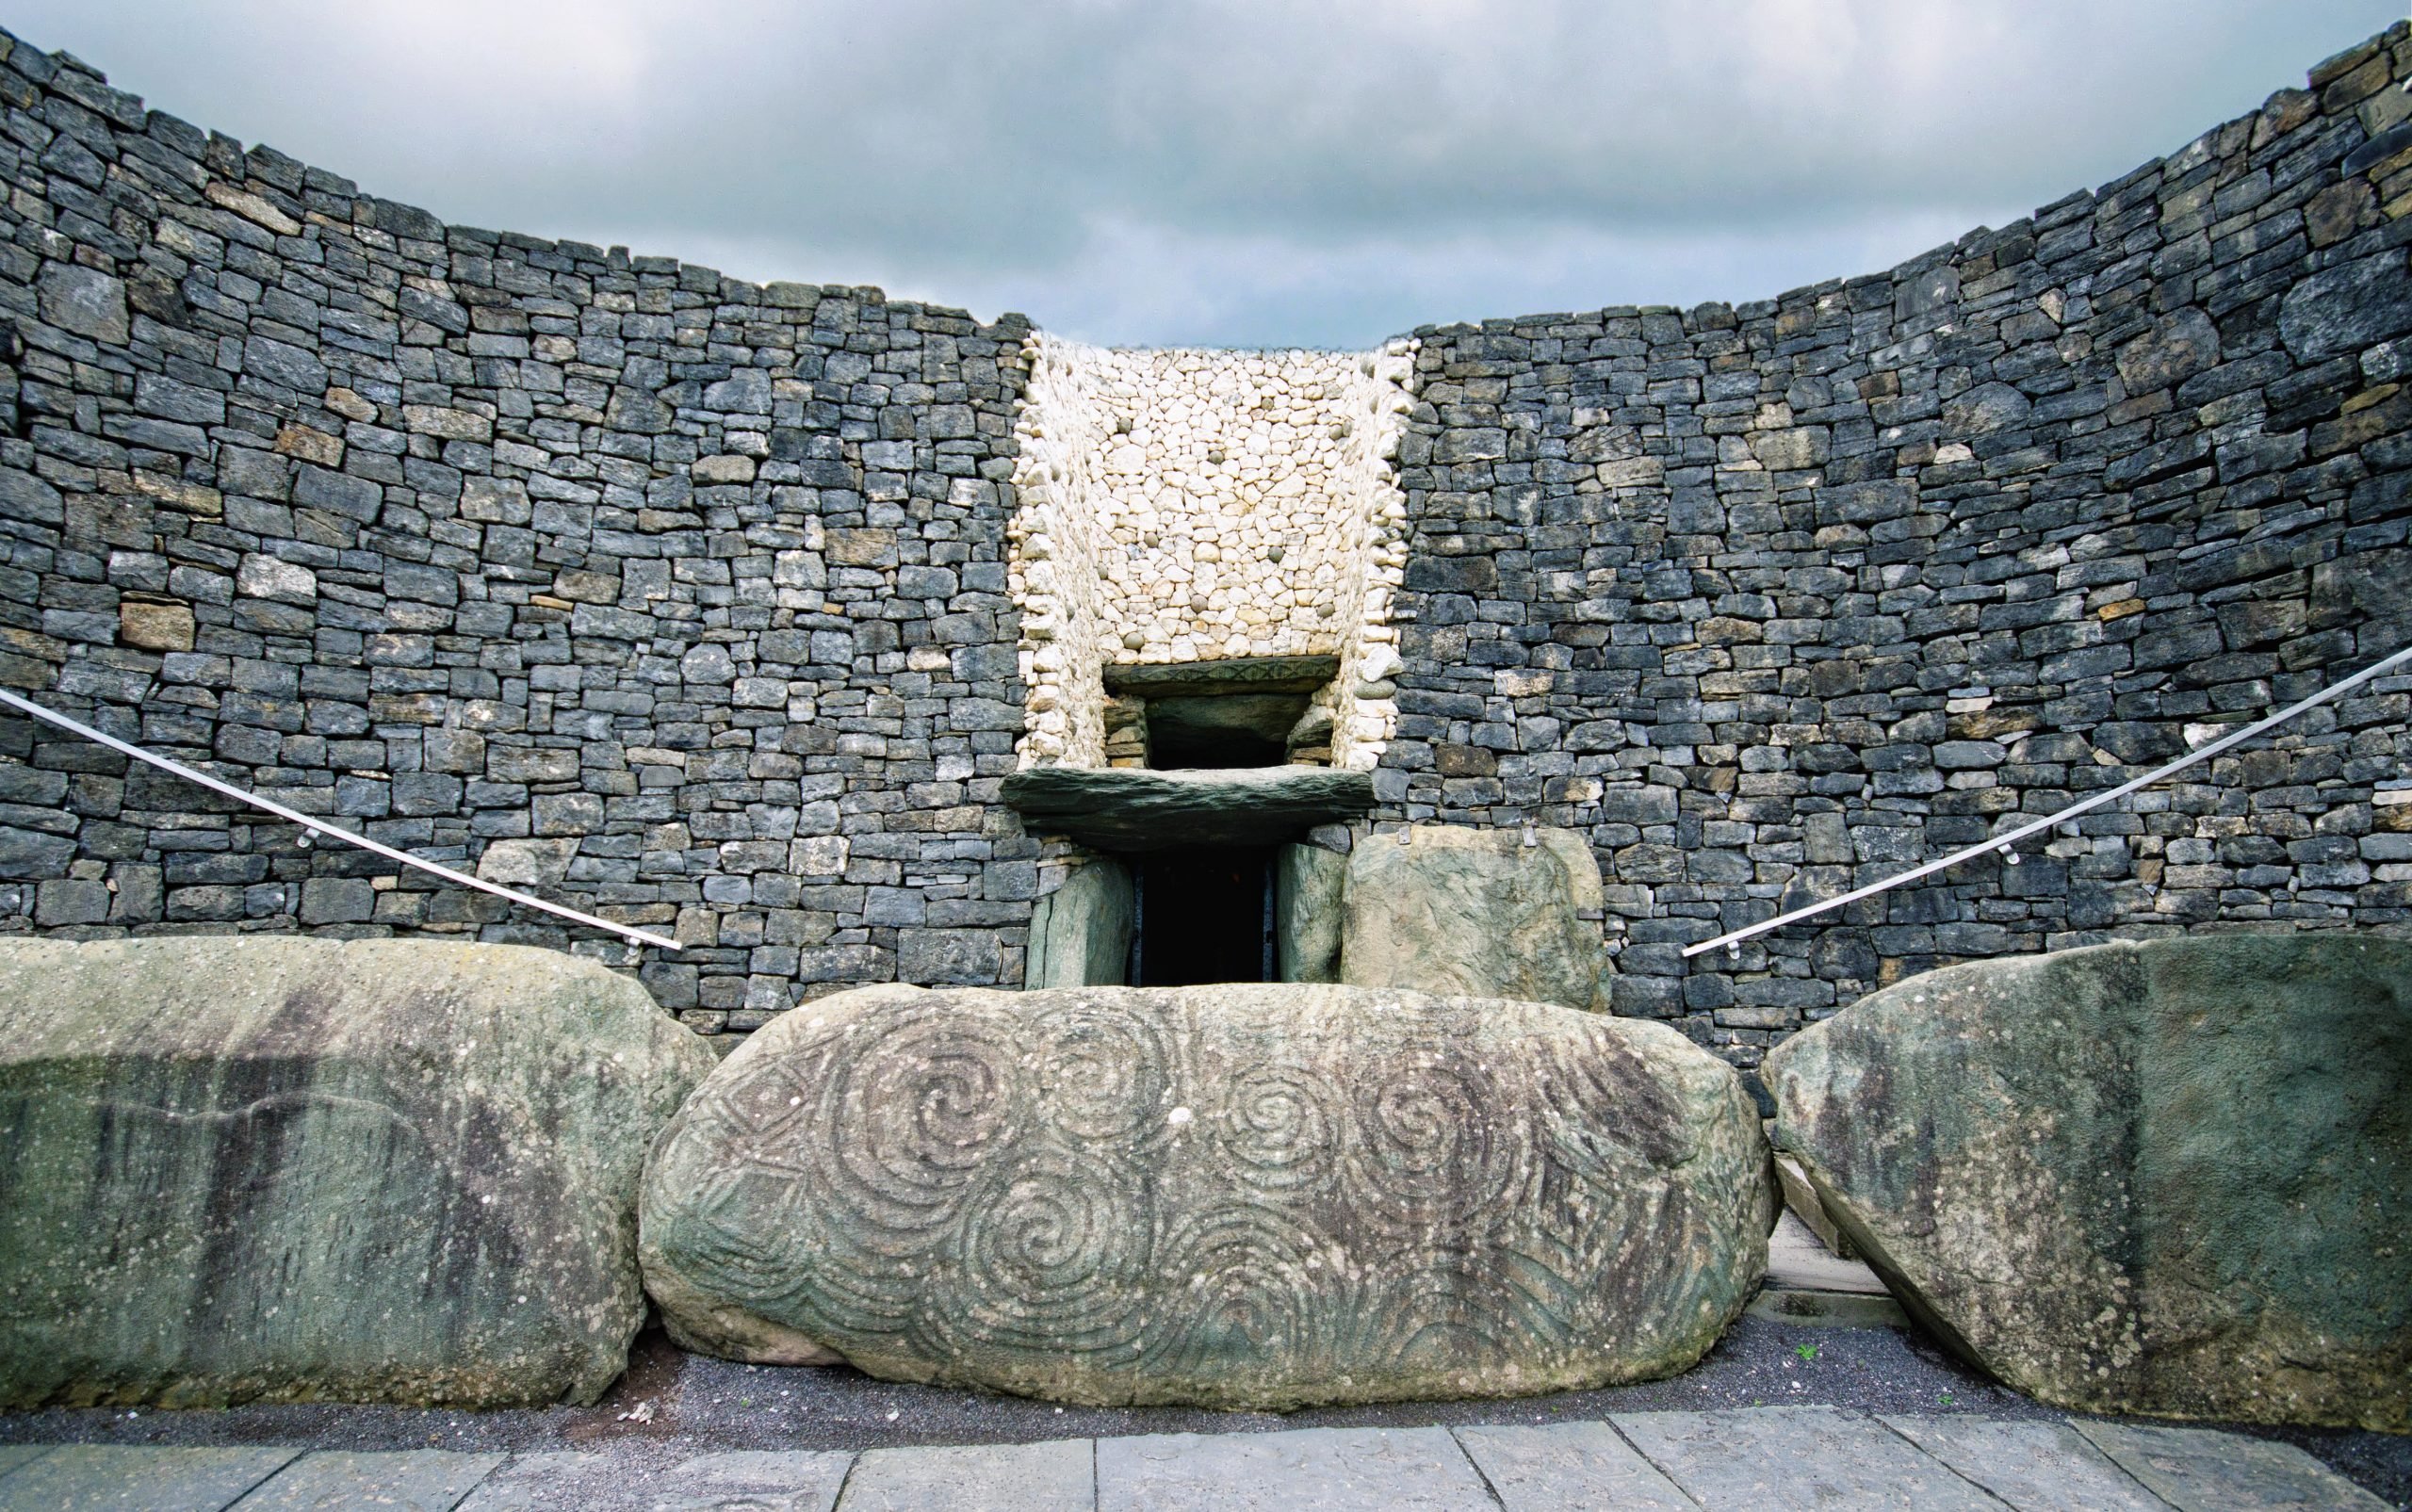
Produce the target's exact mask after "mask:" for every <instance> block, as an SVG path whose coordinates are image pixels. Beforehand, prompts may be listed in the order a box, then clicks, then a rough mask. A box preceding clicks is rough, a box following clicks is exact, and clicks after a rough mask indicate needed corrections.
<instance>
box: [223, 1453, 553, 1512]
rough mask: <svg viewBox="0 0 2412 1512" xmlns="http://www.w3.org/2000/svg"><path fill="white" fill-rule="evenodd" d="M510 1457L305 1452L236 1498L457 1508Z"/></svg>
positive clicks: (267, 1503)
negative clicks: (244, 1495)
mask: <svg viewBox="0 0 2412 1512" xmlns="http://www.w3.org/2000/svg"><path fill="white" fill-rule="evenodd" d="M506 1457H508V1456H506V1455H459V1454H453V1453H451V1452H449V1451H447V1450H442V1449H405V1450H401V1451H399V1452H396V1453H391V1454H354V1453H347V1452H342V1451H330V1452H327V1453H323V1454H316V1455H302V1457H301V1458H299V1459H297V1460H295V1461H293V1462H292V1463H291V1464H289V1465H287V1466H285V1468H284V1469H283V1470H281V1471H277V1472H276V1473H275V1474H274V1475H272V1476H270V1477H269V1479H268V1480H267V1481H265V1482H263V1483H262V1484H261V1485H260V1486H259V1488H257V1489H255V1490H253V1492H252V1494H251V1495H249V1496H246V1497H244V1498H243V1499H242V1500H241V1501H239V1502H237V1503H236V1504H235V1512H322V1509H325V1512H333V1509H334V1508H337V1507H395V1508H399V1509H400V1512H452V1509H453V1508H454V1507H456V1506H458V1505H460V1504H461V1498H463V1497H464V1496H466V1495H468V1494H469V1491H470V1489H471V1488H474V1487H475V1486H476V1485H477V1484H478V1482H480V1481H481V1480H484V1479H485V1478H486V1477H487V1476H488V1475H491V1474H493V1473H494V1471H495V1470H496V1469H497V1467H498V1466H500V1465H501V1464H502V1462H503V1460H504V1459H505V1458H506Z"/></svg>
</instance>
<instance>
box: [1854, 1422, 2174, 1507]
mask: <svg viewBox="0 0 2412 1512" xmlns="http://www.w3.org/2000/svg"><path fill="white" fill-rule="evenodd" d="M1881 1420H1882V1423H1884V1425H1885V1426H1886V1427H1889V1428H1891V1429H1892V1430H1893V1431H1894V1432H1895V1433H1898V1434H1899V1435H1900V1436H1901V1437H1902V1438H1904V1439H1908V1440H1910V1442H1912V1443H1914V1444H1915V1445H1917V1446H1918V1447H1919V1448H1920V1449H1922V1450H1924V1451H1926V1452H1927V1454H1929V1455H1932V1456H1933V1457H1934V1458H1936V1459H1939V1460H1941V1461H1943V1463H1944V1464H1946V1465H1948V1466H1949V1467H1951V1469H1952V1470H1954V1471H1958V1472H1959V1474H1960V1477H1961V1478H1962V1479H1963V1480H1965V1481H1968V1482H1970V1483H1972V1484H1974V1485H1977V1486H1981V1487H1983V1488H1985V1489H1986V1490H1987V1491H1990V1492H1992V1493H1993V1494H1994V1495H1995V1496H1996V1497H1997V1498H1998V1499H2000V1500H2001V1501H2004V1502H2007V1503H2009V1504H2011V1505H2012V1506H2014V1507H2016V1508H2018V1512H2169V1504H2168V1503H2166V1502H2164V1501H2162V1500H2161V1499H2160V1498H2159V1497H2157V1496H2155V1495H2153V1494H2152V1493H2151V1492H2149V1491H2147V1490H2145V1489H2144V1488H2143V1487H2142V1486H2140V1485H2138V1484H2137V1483H2136V1481H2135V1478H2134V1477H2132V1476H2130V1475H2129V1474H2128V1473H2127V1471H2123V1470H2121V1469H2120V1468H2119V1467H2118V1466H2117V1465H2115V1464H2113V1463H2111V1461H2110V1457H2109V1456H2108V1455H2104V1454H2103V1453H2102V1451H2101V1450H2099V1449H2096V1448H2095V1447H2094V1444H2093V1442H2092V1441H2091V1440H2089V1439H2086V1437H2085V1436H2084V1435H2082V1434H2080V1433H2078V1431H2077V1430H2076V1429H2075V1428H2072V1427H2070V1426H2069V1425H2068V1424H2067V1423H2037V1422H2033V1421H2017V1422H2006V1421H2004V1420H2002V1419H1999V1418H1960V1417H1951V1418H1930V1417H1915V1416H1912V1415H1911V1414H1908V1413H1885V1414H1882V1415H1881Z"/></svg>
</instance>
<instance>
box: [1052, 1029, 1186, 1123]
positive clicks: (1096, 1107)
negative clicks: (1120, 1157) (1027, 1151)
mask: <svg viewBox="0 0 2412 1512" xmlns="http://www.w3.org/2000/svg"><path fill="white" fill-rule="evenodd" d="M1040 1032H1041V1033H1042V1034H1043V1036H1044V1048H1043V1049H1041V1051H1040V1060H1039V1078H1038V1080H1039V1103H1040V1106H1041V1107H1042V1109H1043V1110H1044V1111H1045V1114H1046V1116H1047V1117H1048V1118H1049V1120H1050V1121H1051V1122H1052V1123H1053V1124H1054V1125H1055V1127H1056V1128H1058V1129H1061V1130H1064V1131H1065V1132H1066V1133H1067V1134H1070V1135H1072V1136H1074V1137H1075V1138H1078V1139H1084V1140H1115V1139H1127V1138H1130V1137H1132V1136H1133V1135H1144V1134H1149V1133H1153V1132H1154V1131H1156V1130H1161V1129H1163V1128H1164V1117H1165V1113H1166V1111H1167V1110H1168V1109H1169V1108H1170V1107H1171V1104H1170V1103H1169V1102H1167V1101H1166V1100H1165V1093H1166V1092H1167V1091H1168V1090H1169V1089H1170V1087H1171V1084H1172V1079H1173V1059H1172V1057H1173V1052H1172V1048H1171V1046H1170V1045H1169V1044H1168V1043H1167V1041H1166V1039H1165V1034H1164V1032H1163V1026H1162V1025H1160V1024H1158V1023H1156V1022H1154V1021H1153V1020H1151V1019H1148V1018H1143V1017H1139V1016H1134V1015H1132V1014H1127V1013H1117V1012H1115V1011H1113V1010H1111V1009H1108V1008H1104V1007H1102V1006H1100V1005H1097V1004H1093V1003H1085V1002H1076V1003H1073V1004H1070V1005H1068V1006H1067V1007H1066V1008H1065V1009H1063V1010H1062V1011H1061V1012H1059V1013H1054V1014H1051V1015H1049V1016H1047V1017H1046V1019H1045V1020H1044V1022H1043V1023H1042V1025H1041V1026H1040Z"/></svg>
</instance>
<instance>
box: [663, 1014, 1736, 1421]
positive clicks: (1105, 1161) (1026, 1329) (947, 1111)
mask: <svg viewBox="0 0 2412 1512" xmlns="http://www.w3.org/2000/svg"><path fill="white" fill-rule="evenodd" d="M1773 1200H1774V1199H1773V1196H1772V1195H1771V1187H1770V1182H1769V1179H1768V1152H1767V1146H1766V1143H1765V1140H1764V1136H1763V1135H1762V1134H1761V1132H1760V1128H1759V1123H1758V1118H1757V1114H1756V1113H1755V1111H1754V1109H1753V1107H1752V1103H1751V1100H1750V1098H1749V1097H1747V1096H1745V1095H1744V1093H1743V1091H1742V1088H1741V1084H1740V1081H1739V1080H1738V1079H1737V1078H1736V1075H1735V1073H1734V1072H1733V1070H1732V1069H1731V1068H1729V1067H1728V1066H1727V1065H1725V1064H1724V1063H1723V1062H1721V1061H1719V1060H1718V1059H1717V1058H1716V1057H1714V1056H1712V1055H1709V1054H1708V1053H1706V1052H1705V1051H1703V1050H1701V1049H1698V1048H1696V1047H1694V1046H1693V1045H1692V1044H1691V1043H1690V1042H1689V1041H1687V1040H1686V1039H1685V1038H1684V1037H1683V1036H1682V1035H1680V1034H1677V1033H1676V1032H1673V1031H1672V1030H1670V1029H1667V1028H1665V1027H1664V1026H1662V1025H1657V1024H1651V1023H1644V1022H1639V1021H1636V1020H1630V1019H1612V1018H1605V1017H1599V1016H1592V1015H1589V1014H1580V1013H1575V1012H1573V1011H1570V1010H1568V1009H1564V1008H1557V1007H1553V1006H1550V1005H1548V1004H1543V1003H1531V1002H1509V1001H1497V1000H1491V1001H1485V1000H1465V999H1441V998H1431V997H1426V996H1423V995H1421V994H1417V993H1410V992H1398V991H1368V990H1362V989H1358V988H1350V987H1341V986H1323V985H1283V984H1272V985H1261V984H1247V985H1224V986H1208V987H1172V988H1132V987H1091V988H1084V989H1078V990H1063V991H1041V992H1021V993H1004V992H991V991H982V990H977V989H956V990H951V991H932V990H927V989H922V988H916V987H906V986H892V987H869V988H862V989H859V990H856V991H853V992H844V993H839V994H837V995H836V996H833V997H829V998H824V999H822V1000H819V1001H817V1002H813V1003H809V1004H807V1005H806V1006H804V1007H802V1008H798V1009H796V1010H795V1011H794V1012H792V1013H790V1014H787V1015H785V1016H781V1017H779V1018H777V1019H775V1020H774V1021H773V1022H772V1023H771V1024H770V1026H769V1027H768V1028H766V1029H764V1030H762V1031H761V1032H758V1033H757V1034H755V1035H754V1036H753V1037H752V1038H751V1039H749V1040H748V1041H747V1042H746V1044H745V1045H744V1046H743V1047H742V1048H741V1049H739V1050H738V1051H737V1052H736V1053H735V1054H734V1055H732V1056H730V1057H729V1059H728V1060H727V1061H726V1062H725V1063H723V1065H721V1067H720V1068H719V1069H718V1070H717V1071H715V1072H714V1073H713V1075H712V1077H711V1079H710V1080H709V1081H707V1082H706V1083H705V1084H704V1086H703V1088H702V1089H701V1090H699V1091H698V1092H697V1093H696V1095H695V1096H694V1097H693V1099H692V1100H690V1101H689V1103H688V1104H687V1106H686V1107H685V1108H684V1109H682V1110H680V1112H679V1114H678V1116H677V1118H676V1120H675V1121H674V1122H673V1123H672V1125H671V1127H670V1130H669V1131H668V1132H667V1133H666V1134H664V1135H663V1137H662V1140H661V1142H660V1146H658V1147H657V1148H656V1150H655V1153H654V1156H653V1160H652V1162H651V1163H650V1165H649V1166H648V1167H647V1170H646V1176H645V1187H644V1207H643V1226H644V1227H643V1244H642V1250H643V1255H644V1267H645V1284H646V1286H647V1288H648V1290H650V1291H651V1292H652V1293H653V1295H654V1298H655V1300H656V1301H657V1302H659V1303H660V1305H661V1309H662V1312H663V1314H664V1317H665V1319H666V1321H667V1322H668V1324H669V1325H670V1328H671V1330H672V1335H673V1337H674V1338H676V1339H678V1340H680V1341H682V1342H685V1343H687V1344H688V1345H689V1346H690V1347H694V1348H701V1349H705V1350H708V1351H709V1352H712V1353H715V1354H721V1355H725V1356H727V1357H729V1358H736V1359H742V1360H754V1361H760V1362H773V1361H794V1360H808V1359H824V1358H832V1357H833V1356H834V1357H842V1358H845V1359H847V1360H849V1361H851V1362H853V1363H854V1364H855V1365H856V1366H858V1367H860V1368H861V1369H863V1370H865V1371H868V1372H870V1373H871V1374H874V1375H878V1376H882V1377H886V1378H888V1379H893V1380H906V1381H925V1382H937V1383H943V1384H947V1385H953V1386H968V1387H975V1388H981V1389H990V1390H1005V1391H1013V1392H1019V1393H1022V1394H1025V1395H1030V1396H1038V1397H1046V1398H1051V1399H1053V1400H1057V1401H1065V1402H1081V1403H1092V1404H1098V1405H1107V1406H1123V1405H1135V1404H1143V1403H1194V1404H1201V1405H1206V1406H1217V1407H1233V1408H1251V1409H1263V1410H1286V1409H1289V1408H1293V1407H1299V1406H1311V1405H1314V1404H1318V1403H1347V1402H1375V1401H1387V1400H1400V1399H1414V1398H1446V1397H1462V1396H1500V1395H1521V1394H1525V1393H1531V1392H1540V1391H1554V1390H1573V1389H1576V1388H1585V1387H1595V1386H1602V1385H1605V1384H1607V1383H1610V1382H1615V1381H1630V1380H1638V1379H1643V1378H1648V1377H1653V1376H1660V1375H1666V1374H1671V1373H1673V1372H1676V1371H1680V1370H1683V1369H1685V1368H1686V1367H1687V1366H1689V1365H1690V1364H1691V1363H1692V1362H1693V1361H1695V1360H1696V1359H1698V1358H1700V1356H1701V1354H1702V1353H1703V1351H1705V1350H1706V1349H1707V1348H1708V1347H1709V1345H1711V1344H1712V1343H1714V1342H1715V1341H1716V1340H1717V1338H1718V1336H1719V1334H1720V1333H1721V1332H1722V1331H1723V1330H1724V1328H1725V1326H1726V1325H1728V1324H1729V1323H1730V1322H1731V1321H1732V1320H1733V1319H1734V1317H1735V1316H1736V1313H1737V1312H1739V1311H1740V1309H1742V1307H1743V1305H1744V1304H1745V1303H1747V1302H1748V1301H1749V1300H1750V1298H1751V1294H1752V1292H1753V1291H1754V1290H1755V1289H1756V1287H1757V1285H1758V1282H1759V1278H1760V1276H1761V1273H1762V1272H1763V1271H1764V1270H1765V1268H1766V1262H1767V1232H1768V1227H1769V1223H1770V1221H1771V1218H1772V1216H1773Z"/></svg>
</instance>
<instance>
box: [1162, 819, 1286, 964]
mask: <svg viewBox="0 0 2412 1512" xmlns="http://www.w3.org/2000/svg"><path fill="white" fill-rule="evenodd" d="M1132 871H1133V882H1134V883H1135V884H1136V887H1135V892H1136V904H1137V906H1136V909H1135V912H1136V913H1137V915H1138V919H1137V927H1136V928H1135V929H1134V930H1133V932H1132V939H1131V973H1130V977H1129V979H1128V980H1129V981H1130V983H1131V984H1132V985H1133V986H1139V987H1187V986H1195V985H1198V984H1200V983H1209V982H1274V981H1279V970H1278V963H1277V960H1276V956H1275V951H1274V939H1273V853H1272V852H1271V851H1270V850H1259V849H1215V850H1193V851H1156V852H1151V853H1149V854H1146V855H1142V856H1136V857H1133V865H1132Z"/></svg>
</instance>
